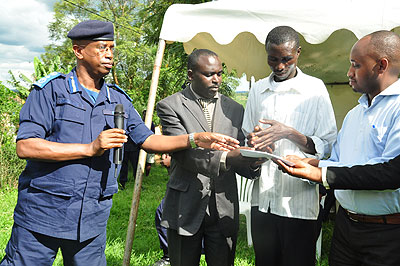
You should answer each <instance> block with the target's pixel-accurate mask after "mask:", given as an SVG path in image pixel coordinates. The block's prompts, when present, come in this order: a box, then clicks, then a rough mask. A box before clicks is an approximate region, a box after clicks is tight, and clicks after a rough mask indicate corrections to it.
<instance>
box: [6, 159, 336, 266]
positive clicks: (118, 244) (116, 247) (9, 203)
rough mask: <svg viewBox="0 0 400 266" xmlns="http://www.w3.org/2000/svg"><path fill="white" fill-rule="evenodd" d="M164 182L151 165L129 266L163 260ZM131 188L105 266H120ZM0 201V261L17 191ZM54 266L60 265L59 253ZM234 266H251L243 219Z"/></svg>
mask: <svg viewBox="0 0 400 266" xmlns="http://www.w3.org/2000/svg"><path fill="white" fill-rule="evenodd" d="M131 176H132V173H131V172H130V175H129V177H130V178H131ZM167 181H168V176H167V171H166V169H165V168H163V167H161V166H158V165H154V166H153V167H152V169H151V172H150V175H149V176H148V177H144V179H143V186H142V191H141V199H140V205H139V213H138V218H137V225H136V230H135V239H134V241H133V250H132V256H131V265H135V266H142V265H143V266H144V265H152V264H153V263H154V262H155V261H157V260H158V259H160V258H161V256H162V251H161V250H160V248H159V241H158V236H157V232H156V229H155V226H154V216H155V210H156V208H157V206H158V204H159V203H160V201H161V199H162V197H163V196H164V193H165V188H166V186H165V185H166V183H167ZM133 187H134V181H133V180H130V181H129V182H128V183H127V188H126V189H125V190H123V191H119V192H118V193H117V194H115V196H114V203H113V207H112V209H111V215H110V219H109V221H108V226H107V248H106V257H107V264H108V265H110V266H114V265H118V266H119V265H122V259H123V256H124V248H125V238H126V228H127V225H128V220H129V212H130V207H131V201H132V191H133ZM0 199H1V200H0V258H2V257H3V256H4V248H5V246H6V244H7V241H8V239H9V237H10V232H11V227H12V224H13V220H12V214H13V210H14V207H15V204H16V200H17V190H16V189H2V190H0ZM331 231H332V223H328V224H325V225H324V237H323V247H322V261H323V262H322V264H320V265H323V266H325V265H328V263H327V250H328V246H329V241H330V237H329V235H330V234H331ZM53 265H63V264H62V257H61V254H60V252H59V254H58V255H57V258H56V261H55V262H54V264H53ZM200 265H206V263H205V260H204V256H203V257H202V261H201V264H200ZM235 265H239V266H250V265H254V252H253V248H252V247H248V246H247V234H246V221H245V217H244V216H241V217H240V230H239V237H238V244H237V249H236V259H235Z"/></svg>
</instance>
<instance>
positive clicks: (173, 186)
mask: <svg viewBox="0 0 400 266" xmlns="http://www.w3.org/2000/svg"><path fill="white" fill-rule="evenodd" d="M221 75H222V64H221V61H220V60H219V58H218V56H217V55H216V54H215V53H214V52H212V51H210V50H206V49H199V50H195V51H194V52H193V53H192V54H191V55H189V58H188V79H189V81H190V84H189V85H188V86H186V88H185V89H183V90H182V91H180V92H178V93H175V94H173V95H171V96H169V97H167V98H165V99H164V100H162V101H160V102H159V103H158V104H157V113H158V116H159V117H160V120H161V125H162V131H163V134H165V135H180V134H183V133H191V132H202V131H211V132H218V133H223V134H226V135H228V136H231V137H234V138H237V139H238V140H239V141H240V142H241V145H243V143H244V135H243V133H242V131H241V126H242V119H243V114H244V109H243V107H242V106H241V105H240V104H238V103H237V102H235V101H233V100H232V99H230V98H228V97H226V96H224V95H221V94H220V93H218V89H219V86H220V84H221V81H222V77H221ZM204 102H207V103H204ZM207 117H208V119H207ZM171 157H172V161H171V168H170V180H169V182H168V184H167V191H166V196H165V205H164V212H163V217H162V225H163V226H165V227H167V228H168V229H167V238H168V245H169V246H168V251H169V256H170V259H171V265H173V266H179V265H180V266H191V265H199V260H200V255H201V248H202V247H201V243H202V239H203V238H204V251H205V257H206V261H207V264H208V265H221V266H222V265H223V266H225V265H226V266H228V265H233V262H234V256H235V246H236V238H237V232H238V228H239V220H238V216H239V210H238V209H239V207H238V194H237V187H236V178H235V172H239V173H240V174H241V175H244V176H247V177H250V178H251V177H254V176H257V175H258V174H259V170H252V169H255V168H256V166H257V159H249V158H245V157H242V156H241V155H240V151H239V149H236V150H234V151H230V152H215V151H212V150H208V149H201V148H193V149H189V150H187V151H179V152H175V153H172V155H171ZM250 166H253V168H250Z"/></svg>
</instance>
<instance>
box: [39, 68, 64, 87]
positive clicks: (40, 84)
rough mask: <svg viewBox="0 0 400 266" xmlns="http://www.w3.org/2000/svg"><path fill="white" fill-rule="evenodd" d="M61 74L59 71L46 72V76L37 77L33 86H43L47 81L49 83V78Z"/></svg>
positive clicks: (51, 78)
mask: <svg viewBox="0 0 400 266" xmlns="http://www.w3.org/2000/svg"><path fill="white" fill-rule="evenodd" d="M61 75H63V74H61V73H59V72H52V73H50V74H48V75H47V76H44V77H43V78H41V79H39V80H38V81H36V82H35V83H33V85H34V86H37V87H39V88H43V87H44V86H45V85H46V84H47V83H49V82H50V81H51V80H53V79H55V78H57V77H59V76H61Z"/></svg>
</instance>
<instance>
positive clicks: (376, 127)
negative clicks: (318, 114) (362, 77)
mask: <svg viewBox="0 0 400 266" xmlns="http://www.w3.org/2000/svg"><path fill="white" fill-rule="evenodd" d="M358 102H359V104H358V105H357V106H356V107H354V108H353V109H352V110H350V111H349V112H348V114H347V115H346V117H345V119H344V121H343V125H342V129H341V130H340V132H339V134H338V138H337V141H336V142H335V144H334V145H333V149H332V154H331V157H330V158H329V160H326V161H320V163H319V166H320V167H324V166H353V165H360V164H361V165H363V164H376V163H381V162H386V161H388V160H390V159H392V158H394V157H396V156H397V155H399V154H400V145H399V143H400V81H397V82H395V83H393V84H392V85H391V86H389V87H388V88H386V89H385V90H384V91H382V92H381V93H380V94H378V95H377V96H375V98H373V99H372V102H371V105H370V106H368V97H367V95H366V94H364V95H362V96H361V97H360V99H359V100H358ZM325 179H326V178H325ZM335 196H336V198H337V200H338V201H339V203H340V205H342V207H343V208H345V209H347V210H349V211H352V212H356V213H360V214H367V215H384V214H390V213H400V190H394V191H393V190H385V191H370V190H368V191H366V190H335Z"/></svg>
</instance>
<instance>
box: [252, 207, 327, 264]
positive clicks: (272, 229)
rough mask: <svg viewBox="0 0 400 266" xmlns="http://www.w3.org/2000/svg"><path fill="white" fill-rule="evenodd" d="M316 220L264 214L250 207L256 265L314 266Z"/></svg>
mask: <svg viewBox="0 0 400 266" xmlns="http://www.w3.org/2000/svg"><path fill="white" fill-rule="evenodd" d="M318 228H320V227H319V226H318V222H317V220H303V219H295V218H288V217H283V216H278V215H275V214H271V213H270V212H268V213H264V212H260V211H259V210H258V206H254V207H252V208H251V235H252V238H253V246H254V252H255V257H256V263H255V265H256V266H293V265H296V266H313V265H315V258H316V255H315V252H316V239H317V234H319V231H318Z"/></svg>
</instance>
